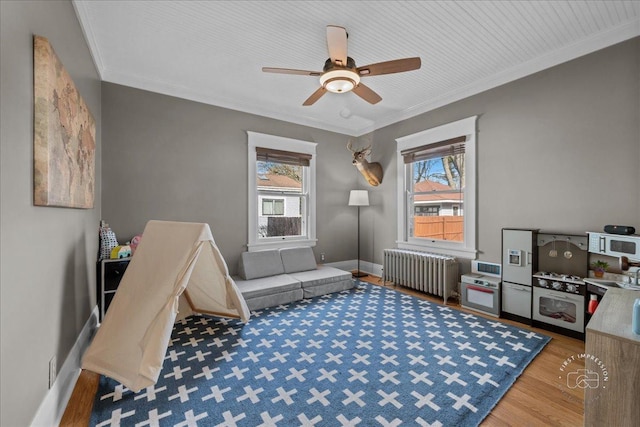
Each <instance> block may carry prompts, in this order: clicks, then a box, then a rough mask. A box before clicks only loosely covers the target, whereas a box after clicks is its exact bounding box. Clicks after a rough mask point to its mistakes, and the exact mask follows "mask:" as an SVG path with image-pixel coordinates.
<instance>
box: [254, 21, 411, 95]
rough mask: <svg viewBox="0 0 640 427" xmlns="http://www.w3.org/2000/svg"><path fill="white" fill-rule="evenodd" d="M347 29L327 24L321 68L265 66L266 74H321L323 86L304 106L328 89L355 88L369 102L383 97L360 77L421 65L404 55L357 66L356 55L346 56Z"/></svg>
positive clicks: (345, 89)
mask: <svg viewBox="0 0 640 427" xmlns="http://www.w3.org/2000/svg"><path fill="white" fill-rule="evenodd" d="M347 37H348V35H347V30H346V29H344V28H343V27H338V26H336V25H327V46H328V49H329V59H327V60H326V61H325V63H324V68H323V69H322V71H306V70H292V69H290V68H272V67H262V71H264V72H266V73H280V74H298V75H302V76H314V77H320V87H319V88H318V90H316V91H315V92H313V93H312V94H311V96H310V97H309V98H307V100H306V101H304V103H303V104H302V105H304V106H308V105H313V104H314V103H315V102H316V101H317V100H318V99H320V97H321V96H322V95H324V94H325V93H326V92H327V91H329V92H333V93H345V92H350V91H353V93H355V94H356V95H358V96H359V97H360V98H362V99H364V100H365V101H367V102H368V103H370V104H376V103H378V102H380V101H381V100H382V98H381V97H380V95H378V94H377V93H375V92H374V91H373V90H371V89H370V88H369V87H368V86H365V85H364V84H362V83H361V82H360V78H362V77H369V76H379V75H382V74H392V73H402V72H404V71H411V70H417V69H419V68H420V58H419V57H415V58H404V59H396V60H393V61H385V62H378V63H376V64H369V65H365V66H362V67H356V63H355V61H354V60H353V58H351V57H349V56H347Z"/></svg>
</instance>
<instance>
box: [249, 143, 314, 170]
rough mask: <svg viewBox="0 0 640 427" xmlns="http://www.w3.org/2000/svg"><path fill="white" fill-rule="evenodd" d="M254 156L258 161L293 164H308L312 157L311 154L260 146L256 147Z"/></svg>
mask: <svg viewBox="0 0 640 427" xmlns="http://www.w3.org/2000/svg"><path fill="white" fill-rule="evenodd" d="M256 156H257V160H258V161H259V162H274V163H283V164H285V165H295V166H309V162H310V161H311V157H312V156H311V154H304V153H294V152H292V151H283V150H274V149H271V148H262V147H256Z"/></svg>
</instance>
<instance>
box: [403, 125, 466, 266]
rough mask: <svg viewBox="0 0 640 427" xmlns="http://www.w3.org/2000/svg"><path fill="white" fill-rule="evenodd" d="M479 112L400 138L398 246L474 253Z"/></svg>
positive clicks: (460, 253) (452, 252)
mask: <svg viewBox="0 0 640 427" xmlns="http://www.w3.org/2000/svg"><path fill="white" fill-rule="evenodd" d="M475 127H476V117H475V116H474V117H470V118H467V119H463V120H460V121H457V122H453V123H449V124H446V125H442V126H438V127H436V128H432V129H428V130H426V131H423V132H420V133H417V134H413V135H409V136H405V137H403V138H399V139H397V158H398V159H397V161H398V242H397V243H398V247H400V248H404V249H417V250H430V251H434V252H439V253H445V254H449V255H454V256H458V257H462V258H475V256H476V248H475V221H476V219H475V199H476V194H475V192H476V190H475V189H476V184H475V162H476V160H475V155H476V153H475V151H476V150H475V145H476V141H475V139H476V138H475V133H476V131H475Z"/></svg>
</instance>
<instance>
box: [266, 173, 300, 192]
mask: <svg viewBox="0 0 640 427" xmlns="http://www.w3.org/2000/svg"><path fill="white" fill-rule="evenodd" d="M257 184H258V187H263V188H264V187H266V188H268V189H270V190H274V189H277V190H282V191H286V190H296V191H297V190H300V189H301V188H302V183H301V182H298V181H296V180H295V179H293V178H290V177H288V176H286V175H274V174H270V173H268V174H264V175H260V174H258V180H257Z"/></svg>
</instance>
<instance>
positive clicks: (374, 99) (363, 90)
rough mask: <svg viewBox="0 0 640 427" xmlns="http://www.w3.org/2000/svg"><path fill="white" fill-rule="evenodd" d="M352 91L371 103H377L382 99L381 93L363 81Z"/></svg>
mask: <svg viewBox="0 0 640 427" xmlns="http://www.w3.org/2000/svg"><path fill="white" fill-rule="evenodd" d="M352 92H353V93H355V94H356V95H358V96H359V97H360V98H362V99H364V100H365V101H367V102H368V103H369V104H377V103H378V102H380V101H382V98H381V97H380V95H378V94H377V93H375V92H374V91H373V90H371V89H370V88H369V86H365V85H363V84H362V83H359V84H358V86H356V87H354V88H353V90H352Z"/></svg>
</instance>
